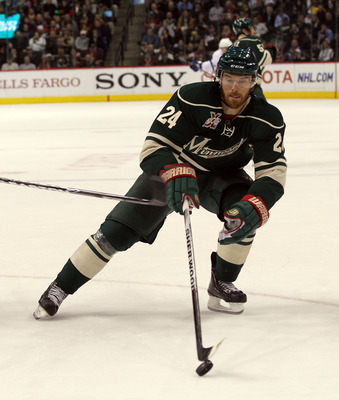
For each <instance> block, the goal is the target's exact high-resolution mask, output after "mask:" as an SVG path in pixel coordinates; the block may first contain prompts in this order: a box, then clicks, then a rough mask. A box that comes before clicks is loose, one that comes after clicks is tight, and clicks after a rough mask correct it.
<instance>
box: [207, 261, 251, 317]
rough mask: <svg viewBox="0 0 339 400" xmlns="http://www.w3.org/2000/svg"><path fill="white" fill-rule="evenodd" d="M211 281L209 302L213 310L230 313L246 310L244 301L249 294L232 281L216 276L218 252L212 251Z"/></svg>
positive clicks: (239, 312) (208, 305) (209, 306)
mask: <svg viewBox="0 0 339 400" xmlns="http://www.w3.org/2000/svg"><path fill="white" fill-rule="evenodd" d="M211 259H212V271H211V281H210V284H209V286H208V294H209V296H210V297H209V299H208V304H207V307H208V309H209V310H211V311H219V312H225V313H229V314H241V313H242V312H243V311H244V303H246V301H247V296H246V294H245V293H243V292H242V291H241V290H239V289H237V288H236V287H235V286H234V284H233V283H232V282H223V281H220V280H218V279H217V278H216V275H215V262H216V253H212V256H211Z"/></svg>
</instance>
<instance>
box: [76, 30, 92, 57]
mask: <svg viewBox="0 0 339 400" xmlns="http://www.w3.org/2000/svg"><path fill="white" fill-rule="evenodd" d="M74 47H75V48H76V50H77V51H78V52H79V53H80V54H81V55H82V56H85V54H86V52H87V51H88V49H89V38H88V37H87V31H85V30H84V29H83V30H81V31H80V35H79V36H78V37H77V38H76V39H75V42H74Z"/></svg>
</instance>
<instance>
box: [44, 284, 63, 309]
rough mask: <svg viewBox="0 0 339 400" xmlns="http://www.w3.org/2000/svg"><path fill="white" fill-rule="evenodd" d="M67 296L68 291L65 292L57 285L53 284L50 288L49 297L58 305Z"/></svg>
mask: <svg viewBox="0 0 339 400" xmlns="http://www.w3.org/2000/svg"><path fill="white" fill-rule="evenodd" d="M66 297H67V293H65V292H64V291H63V290H62V289H61V288H59V287H58V286H56V285H53V286H51V288H50V289H49V292H48V298H49V299H50V300H52V301H53V303H55V304H57V305H60V304H61V303H62V301H63V300H65V298H66Z"/></svg>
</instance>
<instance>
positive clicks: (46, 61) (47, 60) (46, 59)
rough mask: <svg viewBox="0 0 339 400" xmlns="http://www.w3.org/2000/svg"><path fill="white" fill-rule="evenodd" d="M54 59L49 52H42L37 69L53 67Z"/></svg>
mask: <svg viewBox="0 0 339 400" xmlns="http://www.w3.org/2000/svg"><path fill="white" fill-rule="evenodd" d="M54 66H55V65H54V59H53V55H52V54H51V53H47V54H43V55H42V57H41V61H40V64H39V69H51V68H54Z"/></svg>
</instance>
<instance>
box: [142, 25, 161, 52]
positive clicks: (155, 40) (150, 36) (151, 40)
mask: <svg viewBox="0 0 339 400" xmlns="http://www.w3.org/2000/svg"><path fill="white" fill-rule="evenodd" d="M142 42H144V43H147V44H152V45H153V46H154V47H158V46H159V44H160V42H159V37H158V35H157V34H156V33H154V32H153V29H152V28H149V29H148V30H147V32H146V33H145V35H144V36H143V38H142Z"/></svg>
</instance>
